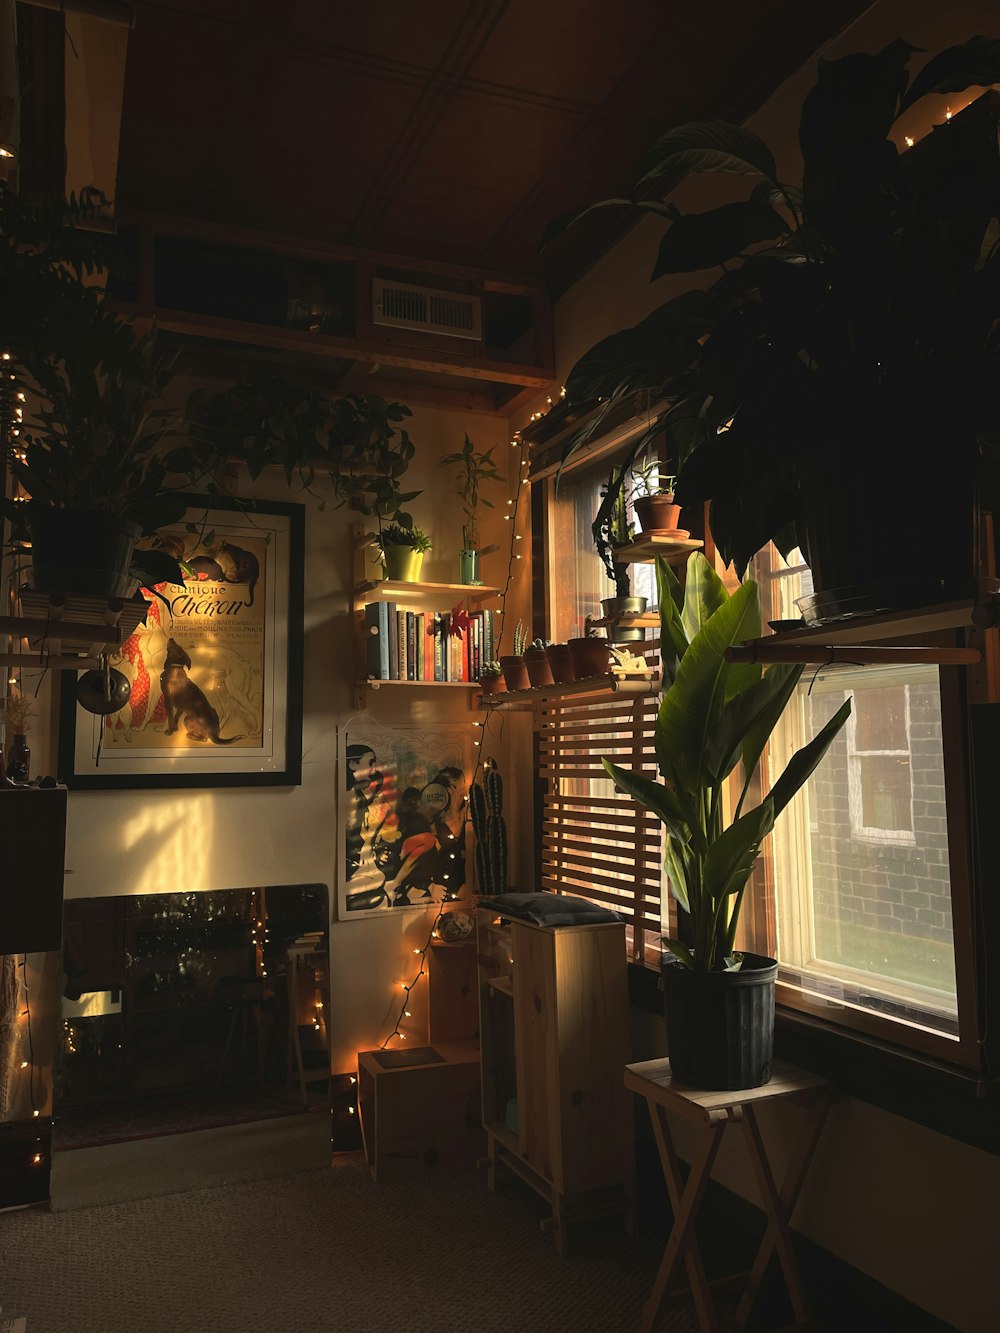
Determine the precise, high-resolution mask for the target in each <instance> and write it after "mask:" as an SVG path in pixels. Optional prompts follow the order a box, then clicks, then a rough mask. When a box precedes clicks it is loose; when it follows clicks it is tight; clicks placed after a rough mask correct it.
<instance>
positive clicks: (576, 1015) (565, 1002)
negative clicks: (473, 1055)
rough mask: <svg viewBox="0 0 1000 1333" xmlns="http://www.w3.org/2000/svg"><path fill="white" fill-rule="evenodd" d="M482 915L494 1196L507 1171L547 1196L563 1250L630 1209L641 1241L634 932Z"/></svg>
mask: <svg viewBox="0 0 1000 1333" xmlns="http://www.w3.org/2000/svg"><path fill="white" fill-rule="evenodd" d="M477 917H478V920H477V939H478V949H477V953H478V959H479V1000H480V1034H481V1045H482V1056H481V1058H482V1080H483V1124H484V1127H485V1129H486V1133H487V1140H488V1156H487V1158H486V1159H484V1160H485V1164H486V1165H487V1166H488V1170H489V1185H490V1188H491V1189H494V1188H495V1187H496V1182H497V1168H498V1167H506V1168H508V1169H509V1170H511V1171H513V1172H514V1173H515V1174H516V1175H518V1176H520V1177H521V1179H522V1180H524V1181H526V1182H527V1183H528V1184H529V1185H530V1186H531V1187H532V1188H533V1189H534V1190H536V1191H537V1193H539V1194H540V1195H541V1196H542V1197H543V1198H544V1199H546V1200H547V1201H548V1202H549V1204H550V1205H551V1207H552V1214H551V1216H550V1217H546V1218H544V1219H543V1220H542V1223H541V1225H542V1228H543V1230H551V1231H552V1232H553V1237H554V1240H555V1246H556V1250H557V1251H558V1253H559V1254H565V1253H566V1248H567V1229H568V1225H569V1224H570V1223H571V1222H572V1221H573V1220H574V1218H582V1217H594V1216H598V1215H601V1214H604V1213H609V1212H615V1211H620V1212H622V1213H623V1214H624V1216H625V1224H626V1227H627V1229H628V1230H629V1232H630V1234H631V1229H632V1225H633V1198H634V1179H635V1155H634V1148H633V1134H632V1113H631V1107H630V1106H629V1103H628V1094H627V1092H626V1090H625V1087H624V1084H623V1082H622V1070H623V1068H624V1066H625V1065H626V1064H627V1063H628V1061H629V1059H630V1055H629V1035H628V1034H629V1026H628V983H627V975H626V956H625V927H624V925H623V924H622V923H621V922H613V923H609V924H602V925H592V926H556V927H551V926H536V925H533V924H531V923H529V922H526V921H517V920H510V921H507V920H504V919H503V918H500V917H498V915H497V913H496V912H495V911H490V910H486V909H483V908H480V910H479V912H478V914H477Z"/></svg>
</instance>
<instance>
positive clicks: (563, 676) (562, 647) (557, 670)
mask: <svg viewBox="0 0 1000 1333" xmlns="http://www.w3.org/2000/svg"><path fill="white" fill-rule="evenodd" d="M545 655H546V657H547V658H548V659H549V670H550V671H551V672H552V682H553V684H555V685H565V684H566V683H568V682H569V681H571V680H576V672H575V671H574V669H573V655H572V653H571V652H570V647H569V644H568V643H550V644H548V645H547V647H546V649H545Z"/></svg>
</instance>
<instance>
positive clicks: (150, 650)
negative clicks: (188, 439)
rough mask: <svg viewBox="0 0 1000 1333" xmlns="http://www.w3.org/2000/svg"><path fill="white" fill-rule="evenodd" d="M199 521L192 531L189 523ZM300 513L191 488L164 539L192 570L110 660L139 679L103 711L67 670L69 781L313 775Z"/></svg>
mask: <svg viewBox="0 0 1000 1333" xmlns="http://www.w3.org/2000/svg"><path fill="white" fill-rule="evenodd" d="M188 524H191V525H193V527H194V531H189V530H188V526H187V525H188ZM303 531H304V524H303V508H302V506H301V505H296V504H275V503H272V502H270V501H265V502H259V503H256V504H254V506H253V508H252V509H244V508H241V506H240V505H239V504H237V503H236V502H235V501H233V502H228V503H227V502H225V501H221V500H217V499H214V498H213V499H210V498H208V497H207V496H198V495H192V497H191V503H190V506H189V508H188V513H187V516H186V517H185V519H184V520H182V521H181V522H180V523H178V524H177V525H176V526H175V527H173V528H168V529H164V530H163V531H162V532H161V533H160V537H161V539H162V541H163V544H164V545H165V547H166V548H167V549H168V550H169V551H170V552H171V554H173V555H176V556H177V557H178V559H180V560H182V561H183V562H185V564H186V565H187V566H188V567H189V568H190V569H191V571H192V575H191V577H190V578H188V579H186V580H185V584H184V587H183V589H181V588H178V587H177V586H176V585H174V584H161V585H160V586H159V588H158V591H159V592H161V593H162V594H163V596H164V597H165V598H166V599H167V602H169V607H168V606H165V605H164V603H163V602H161V601H159V600H158V599H156V598H154V599H153V600H152V601H151V603H150V609H149V613H148V615H147V617H146V623H145V624H144V625H140V626H139V627H138V628H137V629H136V631H135V633H134V634H132V635H131V637H130V638H129V639H127V640H126V642H125V643H124V644H122V646H121V648H120V649H119V650H118V651H117V652H115V653H114V654H113V655H112V656H111V657H110V665H111V666H113V667H115V668H117V670H119V671H121V672H123V674H124V675H125V676H126V677H127V678H128V681H129V684H130V686H131V691H130V695H129V701H128V703H127V704H126V705H125V707H124V708H123V709H121V710H120V711H119V712H117V713H111V714H109V715H108V716H107V717H106V718H105V719H104V727H103V736H102V727H101V722H102V719H101V718H100V717H98V716H95V715H94V714H93V713H89V712H87V711H86V710H84V709H83V708H81V707H80V706H79V704H78V703H77V699H76V689H75V686H76V680H77V678H78V674H79V673H76V672H64V673H63V677H62V698H61V711H60V725H59V778H60V781H62V782H65V783H66V785H67V786H68V787H72V788H81V789H91V788H107V787H130V788H148V787H249V786H262V785H270V786H296V785H298V783H299V782H301V780H302V580H303Z"/></svg>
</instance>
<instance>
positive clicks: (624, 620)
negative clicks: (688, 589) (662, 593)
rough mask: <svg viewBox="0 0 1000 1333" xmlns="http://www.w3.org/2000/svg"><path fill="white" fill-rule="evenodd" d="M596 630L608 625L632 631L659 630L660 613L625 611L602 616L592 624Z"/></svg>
mask: <svg viewBox="0 0 1000 1333" xmlns="http://www.w3.org/2000/svg"><path fill="white" fill-rule="evenodd" d="M590 623H591V624H592V625H593V626H594V627H595V628H596V629H600V628H603V627H604V626H606V625H610V626H619V627H623V628H631V629H659V628H660V613H659V611H642V612H638V611H623V612H621V613H620V614H619V615H615V616H602V617H601V619H600V620H592V621H591V622H590ZM626 646H627V645H626Z"/></svg>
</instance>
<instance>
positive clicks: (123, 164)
mask: <svg viewBox="0 0 1000 1333" xmlns="http://www.w3.org/2000/svg"><path fill="white" fill-rule="evenodd" d="M866 7H867V4H866V3H863V2H862V0H827V2H826V3H825V4H823V5H815V4H808V3H803V0H754V3H752V4H750V3H747V0H697V3H691V4H681V3H675V2H672V0H614V2H613V3H612V0H353V3H349V2H343V0H333V2H327V3H317V2H316V0H282V3H274V0H268V3H263V0H172V2H169V3H168V2H164V3H161V2H160V0H136V3H135V27H134V30H133V31H132V32H131V34H130V37H129V49H128V60H127V66H126V77H125V94H124V104H123V111H122V127H121V142H120V153H119V162H118V186H117V199H118V205H119V207H122V208H126V209H129V210H132V211H133V212H134V211H140V212H151V213H155V214H159V215H165V216H170V217H182V218H188V219H194V220H197V221H199V222H205V223H211V224H213V225H221V226H226V227H239V228H248V229H251V230H253V231H256V232H269V233H275V234H277V235H280V236H286V237H296V238H301V239H303V240H312V241H322V242H326V243H336V244H342V245H347V246H352V247H359V248H363V249H366V250H377V251H382V252H390V253H395V254H400V255H407V256H412V257H414V258H420V259H423V260H435V261H445V262H449V263H451V264H461V265H469V266H472V267H475V268H477V269H486V270H490V271H493V272H495V273H509V274H517V275H524V276H528V277H533V278H539V277H544V278H545V279H546V280H547V281H548V283H549V286H550V289H555V290H559V289H562V288H563V287H565V286H566V285H567V284H568V282H569V281H571V280H572V279H573V277H574V276H576V275H577V274H578V273H579V272H580V271H582V269H583V268H584V267H585V265H586V264H587V262H588V261H589V260H591V259H593V258H594V257H595V254H596V253H597V252H599V250H600V249H601V248H603V246H605V245H606V244H607V243H608V241H609V240H610V239H612V236H611V234H610V233H608V232H606V231H604V230H603V228H604V227H606V226H607V225H608V224H607V222H606V215H598V216H597V220H596V221H595V223H594V225H593V227H589V228H588V227H581V228H579V229H575V230H576V231H578V233H579V234H578V235H576V236H574V238H573V240H572V241H571V242H569V243H568V244H560V246H558V247H553V251H555V252H556V253H555V254H553V252H552V251H550V252H548V253H547V255H546V258H545V265H544V266H543V263H542V260H541V259H540V257H539V242H540V239H541V236H542V233H543V231H544V229H545V226H546V224H547V223H548V222H550V221H551V220H552V219H553V218H556V217H558V216H560V215H562V214H564V213H566V212H569V211H572V210H574V209H576V208H578V207H580V206H581V205H583V204H585V203H588V202H590V201H591V200H593V199H595V198H601V197H603V196H606V195H608V194H613V193H619V192H621V191H622V190H623V189H625V188H627V186H628V184H629V182H630V181H631V180H632V179H634V176H635V172H636V168H637V165H638V163H639V161H640V159H641V158H642V156H643V154H644V151H645V149H646V148H647V147H648V145H649V144H650V142H651V141H652V139H653V138H654V137H655V136H656V134H657V133H658V132H659V131H660V130H661V129H663V128H665V127H666V126H668V125H670V124H674V123H677V122H679V121H683V120H687V119H694V118H700V117H721V118H724V119H732V120H741V119H744V118H745V117H746V116H748V115H749V114H750V113H751V112H752V111H753V110H754V109H755V108H756V107H758V106H759V105H760V104H761V103H762V102H763V101H764V100H765V99H766V97H767V96H768V95H769V94H770V93H771V91H773V89H774V88H776V87H777V86H778V85H779V84H780V83H781V82H782V81H783V80H784V79H785V78H786V77H788V76H789V75H790V74H791V73H792V72H793V71H794V70H795V69H796V68H798V67H799V66H800V65H801V64H802V63H803V62H804V61H806V60H808V59H809V57H810V56H811V55H812V54H813V53H814V52H815V51H816V50H817V48H818V47H819V46H820V45H821V44H822V43H823V42H824V41H825V40H826V39H827V38H828V37H830V36H831V35H832V34H833V33H835V32H837V31H839V30H840V29H842V28H843V27H844V26H845V25H846V24H847V23H848V22H849V21H850V20H851V19H852V18H853V17H855V15H857V14H858V13H859V12H861V11H862V10H863V9H865V8H866ZM618 225H620V224H618Z"/></svg>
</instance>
